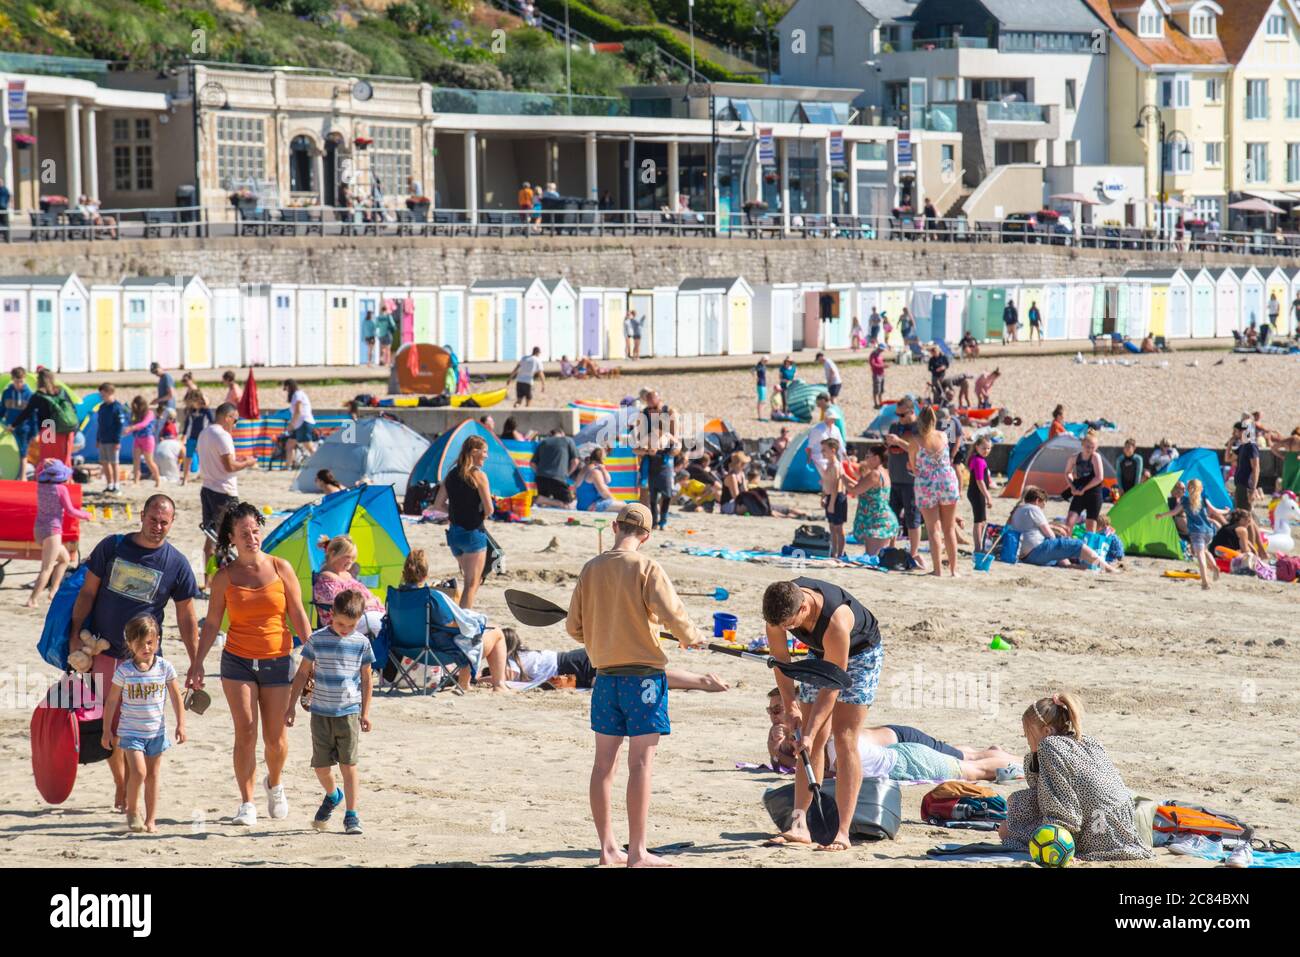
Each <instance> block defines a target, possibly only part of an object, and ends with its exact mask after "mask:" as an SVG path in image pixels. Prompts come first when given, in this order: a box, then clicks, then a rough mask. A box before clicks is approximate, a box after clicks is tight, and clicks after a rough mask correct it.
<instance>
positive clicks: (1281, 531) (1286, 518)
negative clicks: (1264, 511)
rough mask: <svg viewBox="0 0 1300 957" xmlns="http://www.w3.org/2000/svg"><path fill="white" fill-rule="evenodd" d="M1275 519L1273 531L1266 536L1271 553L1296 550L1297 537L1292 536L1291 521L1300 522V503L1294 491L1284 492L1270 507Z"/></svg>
mask: <svg viewBox="0 0 1300 957" xmlns="http://www.w3.org/2000/svg"><path fill="white" fill-rule="evenodd" d="M1269 512H1270V514H1271V516H1272V520H1273V531H1272V533H1271V534H1269V535H1265V536H1264V542H1265V543H1266V544H1267V545H1268V551H1269V554H1270V555H1290V554H1291V553H1292V552H1294V551H1295V550H1296V544H1295V539H1294V538H1292V537H1291V523H1292V522H1300V503H1297V501H1296V495H1295V493H1294V492H1289V491H1288V492H1283V493H1282V497H1281V498H1279V499H1278V500H1277V502H1276V504H1274V506H1273V507H1272V508H1271V509H1269Z"/></svg>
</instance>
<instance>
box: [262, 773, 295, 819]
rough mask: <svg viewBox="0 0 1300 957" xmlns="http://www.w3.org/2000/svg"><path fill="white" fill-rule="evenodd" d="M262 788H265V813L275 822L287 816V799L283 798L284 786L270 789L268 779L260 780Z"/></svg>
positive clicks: (269, 780)
mask: <svg viewBox="0 0 1300 957" xmlns="http://www.w3.org/2000/svg"><path fill="white" fill-rule="evenodd" d="M262 786H263V787H265V788H266V808H267V813H268V814H270V815H271V817H273V818H275V819H276V820H283V819H284V818H286V817H288V816H289V799H288V798H287V797H286V796H285V793H284V785H283V784H277V785H276V786H275V787H271V779H270V778H269V777H266V778H263V779H262Z"/></svg>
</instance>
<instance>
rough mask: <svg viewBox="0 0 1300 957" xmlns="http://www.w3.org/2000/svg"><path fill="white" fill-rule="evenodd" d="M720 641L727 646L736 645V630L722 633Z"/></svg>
mask: <svg viewBox="0 0 1300 957" xmlns="http://www.w3.org/2000/svg"><path fill="white" fill-rule="evenodd" d="M722 640H723V641H725V642H726V643H727V644H729V645H734V644H735V643H736V629H734V628H728V629H727V630H726V631H724V632H723V633H722Z"/></svg>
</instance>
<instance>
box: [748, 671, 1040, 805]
mask: <svg viewBox="0 0 1300 957" xmlns="http://www.w3.org/2000/svg"><path fill="white" fill-rule="evenodd" d="M780 694H781V693H780V689H778V688H773V689H772V690H771V691H770V692H768V696H767V714H768V717H769V718H770V719H771V722H772V726H771V728H770V729H769V731H768V736H767V753H768V758H769V760H770V761H771V762H772V767H773V768H774V769H777V770H780V769H783V768H789V769H792V770H793V768H794V766H795V762H796V760H797V750H796V746H795V743H794V724H795V722H794V721H793V720H792V719H791V717H790V715H789V713H788V712H787V711H786V709H785V708H784V707H783V706H782V704H781V697H780ZM858 755H859V757H861V759H862V776H863V777H864V778H890V779H891V780H894V781H934V780H944V781H947V780H961V781H996V782H998V783H1005V782H1007V781H1012V780H1015V779H1016V778H1021V777H1024V771H1023V769H1021V767H1020V765H1019V764H1018V763H1017V762H1016V759H1015V756H1014V755H1012V754H1010V753H1008V752H1006V751H1003V750H1002V749H1001V748H999V747H998V746H997V745H990V746H988V747H987V748H971V747H960V746H958V747H954V746H953V745H951V744H947V743H945V742H943V741H939V740H937V739H935V738H933V737H931V736H930V735H928V734H926V733H925V732H924V731H921V730H920V729H919V728H912V727H908V726H907V725H899V724H887V725H880V726H877V727H874V728H863V729H862V734H861V736H860V737H859V738H858ZM826 761H827V764H826V766H827V767H828V768H830V769H831V770H830V771H829V772H828V773H827V775H826V776H827V777H831V776H832V775H833V774H834V768H835V744H834V742H833V741H831V742H827V746H826Z"/></svg>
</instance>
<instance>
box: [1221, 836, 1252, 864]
mask: <svg viewBox="0 0 1300 957" xmlns="http://www.w3.org/2000/svg"><path fill="white" fill-rule="evenodd" d="M1254 862H1255V853H1254V852H1253V851H1252V850H1251V849H1250V842H1249V841H1242V842H1241V843H1240V844H1238V845H1237V846H1236V847H1235V848H1233V850H1232V853H1231V854H1229V855H1228V859H1227V861H1225V862H1224V866H1226V867H1250V865H1251V864H1253V863H1254Z"/></svg>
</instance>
